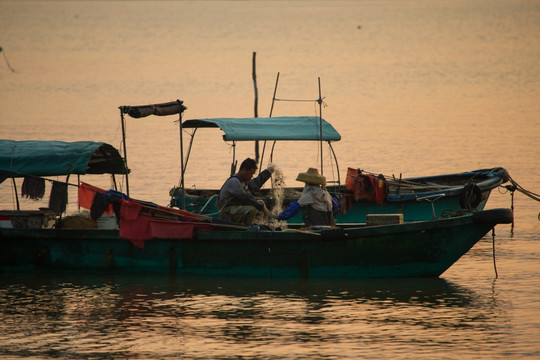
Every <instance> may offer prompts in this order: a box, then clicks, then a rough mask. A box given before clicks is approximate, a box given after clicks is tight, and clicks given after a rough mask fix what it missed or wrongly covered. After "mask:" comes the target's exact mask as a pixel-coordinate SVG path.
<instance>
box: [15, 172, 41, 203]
mask: <svg viewBox="0 0 540 360" xmlns="http://www.w3.org/2000/svg"><path fill="white" fill-rule="evenodd" d="M21 195H22V196H23V197H27V198H29V199H32V200H39V199H42V198H43V195H45V179H43V178H40V177H36V176H25V177H24V180H23V184H22V188H21Z"/></svg>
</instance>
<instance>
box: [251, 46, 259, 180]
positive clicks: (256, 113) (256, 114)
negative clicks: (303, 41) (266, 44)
mask: <svg viewBox="0 0 540 360" xmlns="http://www.w3.org/2000/svg"><path fill="white" fill-rule="evenodd" d="M256 56H257V53H256V52H255V51H254V52H253V60H252V76H253V87H254V90H255V104H254V106H253V116H254V117H256V118H258V117H259V90H258V89H257V71H256V66H255V58H256ZM255 163H256V164H258V163H259V140H255ZM259 171H260V167H259Z"/></svg>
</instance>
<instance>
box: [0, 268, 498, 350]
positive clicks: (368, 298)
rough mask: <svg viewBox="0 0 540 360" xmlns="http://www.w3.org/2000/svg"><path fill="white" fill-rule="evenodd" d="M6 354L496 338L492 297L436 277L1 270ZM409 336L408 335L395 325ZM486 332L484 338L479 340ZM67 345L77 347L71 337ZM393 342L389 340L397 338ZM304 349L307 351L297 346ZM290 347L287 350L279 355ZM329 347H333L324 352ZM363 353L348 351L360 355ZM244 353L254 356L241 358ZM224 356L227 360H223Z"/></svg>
mask: <svg viewBox="0 0 540 360" xmlns="http://www.w3.org/2000/svg"><path fill="white" fill-rule="evenodd" d="M0 283H1V285H2V286H1V287H0V288H1V290H0V297H1V298H2V299H4V301H2V303H1V305H0V316H1V317H2V319H3V321H2V323H1V325H0V330H1V331H0V333H2V334H3V335H2V342H1V343H2V345H0V353H3V354H7V353H9V354H11V355H13V356H22V355H25V356H35V357H41V356H61V357H64V358H79V357H92V358H100V356H103V357H108V358H111V357H129V358H134V357H135V358H173V357H174V356H185V357H197V354H198V351H202V352H203V353H204V354H205V356H206V357H207V358H210V357H212V356H217V357H220V355H221V356H223V355H224V354H229V355H231V354H230V349H229V350H228V347H229V346H230V343H231V342H234V343H235V351H236V352H238V351H242V353H243V354H246V356H249V355H251V356H257V355H261V354H264V355H265V356H268V355H274V356H280V355H282V356H283V357H290V356H292V354H297V355H298V356H302V355H304V356H305V355H309V353H312V352H313V351H315V352H320V353H323V354H324V353H326V352H327V351H330V347H332V346H334V348H333V350H332V351H336V350H335V342H336V341H338V339H339V342H340V343H348V342H351V343H362V344H363V345H362V346H363V347H365V348H364V350H363V351H369V350H368V349H369V348H370V347H371V346H377V345H376V344H378V343H379V342H380V341H387V342H386V343H387V344H388V346H389V347H390V348H391V347H392V346H398V343H401V346H410V345H412V344H413V343H416V344H419V343H422V342H423V341H426V340H427V339H429V342H430V343H431V346H435V347H436V346H438V345H441V344H444V343H446V341H448V339H449V337H453V338H454V339H453V340H452V341H454V342H456V341H458V342H459V340H456V338H459V337H460V336H461V337H463V340H462V341H463V343H464V344H465V342H466V341H467V340H465V339H466V338H470V337H471V336H472V337H478V336H485V337H488V336H494V338H493V339H492V340H496V339H497V335H498V334H497V332H498V329H497V327H496V326H494V325H493V324H503V323H505V322H506V321H507V320H508V319H504V313H501V312H500V311H498V310H497V306H496V303H495V302H492V301H490V300H489V299H486V298H485V297H484V296H481V295H480V294H478V293H475V292H474V291H471V290H469V289H467V288H464V287H462V286H458V285H456V284H453V283H452V282H449V281H446V280H444V279H438V278H429V279H426V278H421V279H419V278H408V279H402V280H400V281H399V282H398V281H393V280H388V279H387V280H384V279H377V280H369V279H368V280H360V281H354V282H353V281H345V280H337V281H324V280H320V281H314V280H309V281H303V280H277V279H274V280H268V281H258V280H246V279H231V278H207V277H186V276H182V277H175V276H169V277H167V276H165V277H161V276H140V277H137V278H134V277H133V276H118V275H107V274H103V275H98V276H89V275H86V274H82V273H73V274H65V273H42V274H39V275H37V274H17V275H12V274H10V275H9V276H8V275H6V274H3V275H0ZM394 328H395V329H402V330H403V329H404V328H406V329H407V331H406V332H403V333H402V335H399V334H400V333H401V332H395V331H392V329H394ZM480 334H481V335H480ZM65 339H69V341H65ZM396 341H397V343H396V345H392V344H393V343H395V342H396ZM299 344H303V345H302V346H299ZM281 346H284V347H285V348H288V349H289V351H291V353H290V354H288V355H287V354H281V353H280V347H281ZM326 347H328V349H327V348H326ZM353 349H355V347H354V346H353V347H348V350H347V351H352V352H353V353H351V354H350V355H358V354H359V353H354V350H353ZM244 351H245V352H244ZM225 357H226V356H225Z"/></svg>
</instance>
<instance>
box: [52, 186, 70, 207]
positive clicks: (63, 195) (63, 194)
mask: <svg viewBox="0 0 540 360" xmlns="http://www.w3.org/2000/svg"><path fill="white" fill-rule="evenodd" d="M67 187H68V185H67V184H66V183H63V182H59V181H53V185H52V188H51V197H50V199H49V209H51V210H52V211H54V212H55V213H57V214H61V213H63V212H64V211H66V205H67V202H68V188H67Z"/></svg>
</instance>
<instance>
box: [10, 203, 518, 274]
mask: <svg viewBox="0 0 540 360" xmlns="http://www.w3.org/2000/svg"><path fill="white" fill-rule="evenodd" d="M512 220H513V217H512V213H511V211H510V210H509V209H495V210H488V211H482V212H477V213H474V214H467V215H464V216H459V217H452V218H445V219H438V220H433V221H422V222H409V223H404V224H395V225H385V226H369V227H368V226H364V227H356V228H343V229H337V230H327V231H321V232H317V233H314V232H302V231H299V230H291V231H245V230H244V231H240V230H211V231H196V232H195V234H194V236H193V238H191V239H150V240H147V241H146V242H145V246H144V248H138V247H136V246H134V245H133V244H132V243H131V242H130V241H129V240H126V239H123V238H121V237H119V236H118V231H116V230H100V229H0V269H2V270H1V271H15V270H17V271H19V270H25V269H27V270H36V269H68V270H83V271H115V272H125V273H141V272H146V273H163V274H167V273H169V274H170V273H173V274H198V275H205V276H222V275H227V276H247V277H262V278H273V277H275V278H376V277H413V276H414V277H418V276H420V277H437V276H440V275H441V274H442V273H443V272H444V271H446V270H447V269H448V268H449V267H450V266H451V265H452V264H453V263H455V262H456V261H457V260H458V259H459V258H460V257H461V256H463V255H464V254H465V253H466V252H467V251H468V250H469V249H470V248H471V247H473V246H474V244H476V243H477V242H478V241H479V240H480V239H481V238H482V237H483V236H484V235H485V234H486V233H487V232H489V231H490V230H491V229H492V228H493V227H494V226H495V225H496V224H498V223H509V222H511V221H512Z"/></svg>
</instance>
